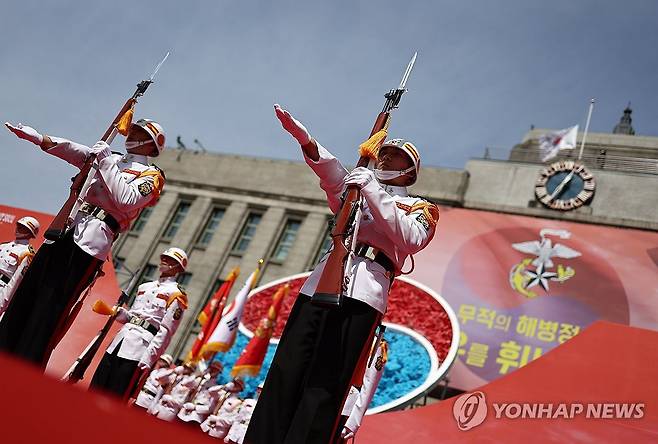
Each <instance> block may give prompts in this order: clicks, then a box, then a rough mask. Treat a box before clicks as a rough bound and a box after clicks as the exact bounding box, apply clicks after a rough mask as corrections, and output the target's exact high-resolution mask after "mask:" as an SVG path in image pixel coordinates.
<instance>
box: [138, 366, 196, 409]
mask: <svg viewBox="0 0 658 444" xmlns="http://www.w3.org/2000/svg"><path fill="white" fill-rule="evenodd" d="M195 367H196V366H195V365H194V364H192V363H191V362H186V363H185V364H183V365H179V366H177V367H176V368H175V369H174V371H173V372H172V373H170V374H169V375H162V376H161V377H160V379H159V382H160V388H161V389H160V390H158V394H157V396H156V397H155V398H154V399H153V402H152V403H151V407H149V408H148V410H147V413H149V414H151V415H153V416H157V415H158V412H159V411H160V401H161V400H162V397H163V396H166V395H169V394H170V393H171V391H172V390H173V389H174V387H176V386H177V385H178V383H179V382H181V381H182V380H183V379H185V378H187V377H188V376H190V375H192V374H193V373H194V369H195Z"/></svg>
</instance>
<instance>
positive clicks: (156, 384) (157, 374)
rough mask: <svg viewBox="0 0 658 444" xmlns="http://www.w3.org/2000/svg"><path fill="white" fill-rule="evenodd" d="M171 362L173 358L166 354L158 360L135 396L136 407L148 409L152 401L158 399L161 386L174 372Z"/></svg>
mask: <svg viewBox="0 0 658 444" xmlns="http://www.w3.org/2000/svg"><path fill="white" fill-rule="evenodd" d="M173 362H174V358H173V357H172V356H171V355H169V354H166V353H165V354H164V355H162V356H160V358H158V361H157V362H156V363H155V365H154V366H153V370H151V373H150V374H149V377H148V378H147V379H146V382H144V386H143V387H142V389H141V390H140V392H139V394H138V395H137V399H136V400H135V405H136V406H138V407H142V408H144V409H148V408H149V407H151V405H153V401H154V400H155V399H156V398H157V397H158V392H159V391H160V390H163V389H162V385H163V384H164V383H166V382H167V381H168V380H169V377H170V376H171V374H172V373H173V372H174V370H175V369H173V368H171V364H172V363H173Z"/></svg>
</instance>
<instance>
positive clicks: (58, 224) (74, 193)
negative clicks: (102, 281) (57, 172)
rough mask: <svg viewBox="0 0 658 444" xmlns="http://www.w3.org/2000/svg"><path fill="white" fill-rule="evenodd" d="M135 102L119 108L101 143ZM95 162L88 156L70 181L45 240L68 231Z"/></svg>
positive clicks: (132, 98)
mask: <svg viewBox="0 0 658 444" xmlns="http://www.w3.org/2000/svg"><path fill="white" fill-rule="evenodd" d="M135 102H136V99H135V97H131V98H130V99H128V100H127V101H126V103H125V104H124V105H123V108H121V111H119V114H117V116H116V117H115V118H114V120H113V121H112V124H111V125H110V126H109V127H108V128H107V130H106V131H105V133H104V134H103V137H101V140H102V141H104V142H107V140H108V139H109V138H110V136H111V135H112V133H113V132H114V130H115V128H116V125H117V123H118V122H119V120H120V119H121V117H122V116H123V115H124V114H125V113H126V112H127V111H128V110H129V109H130V108H131V107H132V106H133V105H134V103H135ZM95 160H96V156H89V158H87V160H86V161H85V163H84V165H83V166H82V168H80V172H79V173H78V174H76V175H75V177H74V178H73V179H72V183H71V188H70V189H69V197H68V198H67V199H66V202H64V205H62V208H60V210H59V212H58V213H57V216H55V218H54V219H53V221H52V222H51V223H50V226H49V227H48V229H47V230H46V233H45V234H44V237H45V238H46V239H48V240H51V241H56V240H58V239H61V238H62V237H63V236H64V233H66V230H68V228H69V225H70V223H71V221H70V220H69V219H70V216H71V212H72V211H73V207H74V206H75V203H76V201H77V200H78V198H80V197H81V196H80V192H81V191H82V188H83V185H84V183H85V181H86V179H87V176H89V172H90V171H91V167H92V166H93V164H94V161H95Z"/></svg>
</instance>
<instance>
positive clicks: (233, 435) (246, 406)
mask: <svg viewBox="0 0 658 444" xmlns="http://www.w3.org/2000/svg"><path fill="white" fill-rule="evenodd" d="M262 390H263V383H262V382H261V383H260V384H258V387H257V388H256V396H255V397H254V398H247V399H245V400H244V401H242V404H240V410H238V414H237V415H236V417H235V420H234V421H233V424H232V425H231V429H230V430H229V431H228V434H227V435H226V438H224V442H228V443H229V444H242V442H243V441H244V435H245V433H247V427H249V421H250V420H251V415H252V414H253V413H254V409H255V408H256V402H258V396H259V395H260V392H261V391H262Z"/></svg>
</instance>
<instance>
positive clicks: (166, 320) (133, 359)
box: [90, 247, 187, 397]
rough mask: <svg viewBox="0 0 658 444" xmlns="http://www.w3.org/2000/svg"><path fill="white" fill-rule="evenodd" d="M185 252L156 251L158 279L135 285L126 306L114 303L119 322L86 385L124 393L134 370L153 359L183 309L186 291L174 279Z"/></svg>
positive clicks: (142, 368)
mask: <svg viewBox="0 0 658 444" xmlns="http://www.w3.org/2000/svg"><path fill="white" fill-rule="evenodd" d="M186 267H187V254H185V252H184V251H183V250H181V249H180V248H176V247H171V248H168V249H166V250H165V251H164V252H163V253H162V254H161V255H160V279H158V280H157V281H152V282H145V283H143V284H142V285H140V286H139V287H137V295H136V296H135V300H134V301H133V304H132V306H131V307H130V309H125V308H123V307H118V309H117V310H118V314H117V317H116V320H117V321H118V322H120V323H122V324H124V325H123V327H121V330H119V332H118V333H117V334H116V336H115V337H114V340H112V342H111V343H110V345H109V347H108V348H107V350H106V351H105V354H104V355H103V359H101V362H100V363H99V364H98V368H97V369H96V372H95V373H94V377H93V378H92V380H91V383H90V388H92V389H101V390H105V391H109V392H112V393H115V394H117V395H119V396H121V397H123V396H124V395H125V394H126V391H127V390H132V389H133V387H130V383H131V381H133V380H134V378H133V376H134V374H135V372H145V371H147V370H149V369H150V368H151V366H152V365H153V364H154V363H155V361H157V359H158V358H159V357H160V355H162V353H164V351H165V349H166V348H167V346H168V345H169V341H170V340H171V338H172V336H173V335H174V333H176V330H177V329H178V325H179V324H180V321H181V318H182V317H183V312H184V311H185V309H187V295H186V293H185V291H184V290H183V289H182V287H181V286H180V285H179V284H178V283H177V282H176V276H178V275H179V274H180V273H182V272H184V271H185V268H186Z"/></svg>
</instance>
